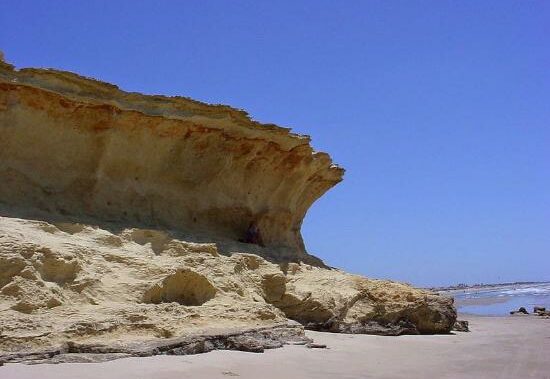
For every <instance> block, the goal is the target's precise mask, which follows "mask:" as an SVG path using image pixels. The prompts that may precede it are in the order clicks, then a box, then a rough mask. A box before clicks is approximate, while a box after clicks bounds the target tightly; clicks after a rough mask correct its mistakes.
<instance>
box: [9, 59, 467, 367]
mask: <svg viewBox="0 0 550 379" xmlns="http://www.w3.org/2000/svg"><path fill="white" fill-rule="evenodd" d="M342 173H343V170H342V169H340V168H338V167H337V166H335V165H333V164H332V163H331V160H330V158H329V156H328V155H327V154H324V153H316V152H314V151H313V150H312V149H311V147H310V145H309V139H308V138H307V137H303V136H297V135H294V134H292V133H290V132H289V131H288V130H287V129H283V128H280V127H277V126H274V125H261V124H258V123H256V122H254V121H251V120H250V119H249V118H248V117H247V116H246V114H245V113H244V112H242V111H238V110H235V109H232V108H229V107H226V106H213V105H206V104H202V103H199V102H195V101H193V100H190V99H185V98H167V97H163V96H145V95H141V94H135V93H125V92H123V91H121V90H119V89H118V88H117V87H115V86H112V85H110V84H106V83H101V82H98V81H95V80H92V79H86V78H83V77H81V76H78V75H75V74H72V73H67V72H60V71H55V70H42V69H23V70H19V71H17V70H14V68H13V67H12V66H10V65H8V64H6V63H3V62H1V61H0V183H1V185H0V362H1V361H2V360H4V361H24V362H29V361H35V362H43V361H50V362H52V361H86V360H87V359H92V358H89V357H88V358H86V357H84V356H83V355H82V353H86V354H91V355H92V356H94V357H95V356H97V354H98V353H100V356H101V357H103V358H101V359H111V358H118V357H122V356H128V355H150V354H160V353H164V354H186V353H196V352H202V351H208V350H212V349H216V348H230V349H240V350H248V351H262V350H263V349H264V348H272V347H277V346H281V344H284V343H307V338H306V337H305V336H304V332H303V328H304V327H307V328H312V329H316V330H325V331H331V332H346V333H371V334H384V335H400V334H417V333H447V332H449V331H450V329H451V327H452V325H453V323H454V321H455V318H456V312H455V309H454V307H453V304H452V299H450V298H444V297H440V296H437V295H435V294H433V293H431V292H429V291H423V290H418V289H415V288H412V287H410V286H408V285H404V284H400V283H395V282H389V281H380V280H372V279H367V278H364V277H360V276H356V275H350V274H346V273H344V272H341V271H339V270H335V269H328V268H327V267H326V266H324V265H323V264H322V262H321V261H320V260H319V259H317V258H315V257H313V256H310V255H308V254H307V253H306V252H305V249H304V245H303V242H302V239H301V236H300V226H301V223H302V219H303V217H304V215H305V213H306V211H307V209H308V208H309V206H310V205H311V204H312V203H313V202H314V201H315V200H316V199H317V198H318V197H319V196H321V195H322V194H323V193H324V192H325V191H327V190H328V189H329V188H330V187H332V186H333V185H334V184H336V183H337V182H338V181H340V180H341V179H342ZM251 220H255V221H257V222H258V223H259V226H260V230H261V231H262V233H263V238H264V241H265V245H266V246H264V247H261V246H258V245H254V244H245V243H241V242H239V238H242V236H243V234H244V232H245V230H246V228H247V225H248V223H249V222H250V221H251ZM296 321H297V322H298V323H299V324H298V323H296ZM73 353H79V354H78V355H77V357H75V356H74V355H72V354H73ZM93 359H97V358H93ZM93 359H92V360H93Z"/></svg>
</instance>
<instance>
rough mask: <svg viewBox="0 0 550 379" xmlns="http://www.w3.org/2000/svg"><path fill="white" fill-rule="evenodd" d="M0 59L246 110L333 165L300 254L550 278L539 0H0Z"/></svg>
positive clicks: (549, 63) (546, 93) (547, 69)
mask: <svg viewBox="0 0 550 379" xmlns="http://www.w3.org/2000/svg"><path fill="white" fill-rule="evenodd" d="M0 25H1V28H0V49H1V50H3V51H4V53H5V55H6V58H7V59H8V60H9V61H10V62H12V63H14V64H15V65H16V66H17V67H27V66H35V67H55V68H60V69H66V70H70V71H75V72H78V73H81V74H83V75H86V76H92V77H96V78H99V79H101V80H105V81H109V82H113V83H116V84H117V85H119V86H120V87H121V88H123V89H125V90H129V91H140V92H144V93H160V94H167V95H184V96H190V97H193V98H195V99H198V100H202V101H206V102H211V103H224V104H230V105H232V106H235V107H237V108H244V109H246V110H247V111H248V112H249V113H250V114H251V116H252V117H253V118H255V119H257V120H259V121H263V122H273V123H277V124H279V125H282V126H288V127H292V128H293V129H294V131H296V132H298V133H302V134H308V135H311V136H312V138H313V145H314V147H315V148H316V149H319V150H323V151H327V152H328V153H330V154H331V155H332V157H333V158H334V161H335V162H337V163H339V164H340V165H342V166H343V167H345V168H346V170H347V172H346V176H345V180H344V181H343V182H342V183H340V184H339V185H338V186H337V187H335V188H334V189H333V190H331V191H329V192H328V193H327V194H326V195H325V196H324V197H323V198H321V199H320V200H319V201H318V202H317V203H316V204H315V205H314V206H313V208H312V209H311V210H310V212H309V214H308V216H307V218H306V220H305V221H304V226H303V234H304V238H305V241H306V245H307V247H308V249H309V251H310V252H311V253H313V254H316V255H318V256H320V257H321V258H323V259H324V260H325V261H326V262H327V263H329V264H330V265H333V266H336V267H341V268H343V269H346V270H349V271H352V272H356V273H361V274H365V275H368V276H372V277H381V278H392V279H397V280H401V281H406V282H410V283H414V284H417V285H442V284H450V283H456V282H494V281H515V280H550V191H549V190H550V149H549V147H550V122H549V121H550V38H549V36H550V2H548V1H542V0H541V1H535V0H532V1H517V0H516V1H507V0H494V1H480V0H464V1H445V0H434V1H409V0H407V1H388V0H386V1H338V2H337V1H319V0H317V1H313V0H312V1H271V2H268V1H260V0H255V1H208V0H206V1H180V2H177V1H93V2H92V1H68V0H67V1H56V0H52V1H38V0H36V1H26V0H4V1H3V2H2V11H1V12H0Z"/></svg>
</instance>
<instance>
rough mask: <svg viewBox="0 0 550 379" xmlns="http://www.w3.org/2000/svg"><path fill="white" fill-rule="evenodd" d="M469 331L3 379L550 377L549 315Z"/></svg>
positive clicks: (130, 361) (35, 370)
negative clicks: (322, 347)
mask: <svg viewBox="0 0 550 379" xmlns="http://www.w3.org/2000/svg"><path fill="white" fill-rule="evenodd" d="M461 318H462V319H467V320H469V321H470V329H471V332H469V333H460V332H456V334H455V335H433V336H400V337H381V336H370V335H349V334H330V333H318V332H308V335H309V336H310V337H312V338H313V339H314V340H315V342H317V343H319V344H326V345H327V347H328V348H327V349H309V348H306V347H304V346H286V347H284V348H281V349H275V350H268V351H267V352H266V353H264V354H254V353H243V352H235V351H214V352H211V353H207V354H200V355H192V356H157V357H147V358H127V359H119V360H115V361H110V362H105V363H91V364H85V363H77V364H58V365H21V364H6V365H5V366H4V367H1V368H0V378H2V379H15V378H17V379H27V378H28V379H31V378H41V379H50V378H51V379H54V378H56V379H64V378H71V379H72V378H98V377H101V378H105V379H110V378H113V379H114V378H157V379H172V378H174V379H175V378H187V377H193V378H227V377H241V378H317V379H319V378H435V377H437V378H510V379H511V378H550V359H548V356H549V355H548V354H549V352H550V319H543V318H539V317H535V316H525V317H522V316H513V317H480V316H468V315H463V316H462V317H461Z"/></svg>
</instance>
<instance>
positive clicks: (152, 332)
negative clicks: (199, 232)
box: [0, 217, 456, 361]
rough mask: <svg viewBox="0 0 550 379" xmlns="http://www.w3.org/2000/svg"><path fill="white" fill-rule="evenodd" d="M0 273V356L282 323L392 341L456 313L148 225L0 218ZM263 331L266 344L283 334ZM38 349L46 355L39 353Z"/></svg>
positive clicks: (140, 343) (439, 303)
mask: <svg viewBox="0 0 550 379" xmlns="http://www.w3.org/2000/svg"><path fill="white" fill-rule="evenodd" d="M160 236H164V240H163V241H164V242H163V244H158V240H159V238H160ZM242 245H243V246H245V244H242ZM159 246H160V247H159ZM0 267H1V268H2V270H1V271H0V361H2V360H10V359H11V360H13V359H17V360H23V361H25V360H36V359H46V358H47V359H49V358H51V357H53V355H56V356H57V355H59V354H65V353H76V352H77V351H78V352H85V353H89V354H91V353H94V354H97V353H113V354H114V353H116V354H138V353H137V352H136V351H142V352H143V351H151V352H152V353H156V351H154V350H147V349H148V348H147V346H150V344H151V343H153V342H154V343H160V344H161V345H162V344H166V345H167V346H168V345H170V346H171V344H172V342H171V341H172V340H173V339H174V338H183V337H185V336H190V335H192V336H201V335H212V334H217V335H219V334H223V333H226V332H227V331H228V330H229V331H232V330H240V331H247V330H248V331H250V330H257V329H258V328H268V329H269V328H271V329H270V330H272V328H273V327H281V326H284V327H285V328H286V329H288V328H290V329H289V330H290V331H292V332H295V333H294V334H291V337H292V338H295V339H299V337H300V336H302V337H303V328H302V327H300V328H296V326H295V325H292V324H291V325H290V326H289V322H290V321H289V319H290V320H295V321H298V322H300V323H301V324H302V325H304V326H305V327H307V328H312V329H316V330H326V331H332V332H347V333H371V334H384V335H399V334H411V333H413V334H417V333H446V332H448V331H449V330H450V328H451V326H452V325H453V323H454V319H455V318H456V314H455V311H454V308H453V306H452V298H445V297H440V296H436V295H434V294H433V293H431V292H428V291H424V290H418V289H415V288H412V287H410V286H408V285H404V284H399V283H394V282H389V281H381V280H370V279H367V278H363V277H360V276H355V275H350V274H346V273H344V272H341V271H339V270H334V269H332V270H330V269H325V268H319V267H314V266H310V265H307V264H297V263H289V264H281V265H278V264H274V263H271V262H268V261H267V260H265V259H263V258H261V257H260V256H257V255H253V254H244V253H237V252H235V253H234V254H232V255H229V256H226V255H221V254H219V250H218V248H217V245H216V244H210V243H191V242H186V241H184V240H180V239H177V238H171V237H168V236H167V235H166V234H165V232H161V231H156V230H144V229H123V230H120V231H118V234H115V233H113V232H112V231H109V230H106V229H102V228H100V227H98V226H94V225H84V224H68V223H58V224H55V223H53V224H50V223H47V222H44V221H39V220H29V219H17V218H8V217H0ZM286 329H285V330H286ZM300 331H301V332H300ZM222 332H223V333H222ZM270 333H271V336H272V337H270V338H267V337H266V338H267V339H269V340H270V341H272V342H273V341H279V342H273V343H275V344H280V343H284V341H286V340H288V339H289V338H286V339H285V338H279V337H277V334H273V333H272V332H270ZM300 333H302V334H300ZM197 338H198V337H197ZM300 338H301V337H300ZM152 341H153V342H152ZM159 341H160V342H159ZM239 341H241V342H242V341H245V342H246V341H248V342H246V343H244V342H243V343H241V344H237V343H236V342H235V343H234V344H233V345H231V344H230V343H229V342H227V343H225V342H224V343H221V342H219V343H216V344H215V346H218V347H220V348H221V347H223V346H225V347H231V348H235V349H237V348H238V349H240V350H251V349H252V350H253V349H256V348H255V347H254V346H257V345H258V343H259V342H258V338H257V337H254V338H251V339H248V340H246V339H244V340H243V339H239ZM270 343H271V342H270ZM67 344H68V345H67ZM130 345H131V346H133V348H132V349H134V350H135V351H134V350H132V351H130V350H129V348H128V346H130ZM260 345H261V344H260ZM67 346H73V347H74V346H101V349H99V348H98V349H97V350H94V351H92V350H90V349H88V350H86V349H79V350H75V348H70V349H69V348H67ZM262 346H263V345H262ZM180 347H181V346H180ZM264 348H265V346H264ZM136 349H137V350H136ZM258 349H259V350H261V349H260V348H258ZM44 351H46V352H51V351H55V352H56V353H55V354H53V353H52V354H53V355H52V354H50V353H48V354H50V355H51V357H49V358H48V357H46V358H44V355H43V354H42V352H44ZM178 351H180V352H182V353H183V352H188V351H189V349H188V348H185V349H183V350H181V349H180V350H178ZM205 351H206V350H205ZM36 354H38V355H36ZM144 354H145V353H144ZM27 355H29V357H30V358H25V357H26V356H27ZM55 359H57V360H59V359H60V358H59V357H58V358H55ZM71 359H75V358H74V357H73V358H71ZM83 359H89V357H88V358H83ZM94 359H99V358H94Z"/></svg>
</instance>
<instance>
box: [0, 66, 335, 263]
mask: <svg viewBox="0 0 550 379" xmlns="http://www.w3.org/2000/svg"><path fill="white" fill-rule="evenodd" d="M0 126H1V128H0V137H1V138H0V182H1V183H2V186H0V202H2V203H5V204H10V205H12V204H16V205H17V206H18V207H19V208H22V207H26V208H31V209H41V210H44V211H47V212H48V213H49V214H61V215H63V216H76V217H82V216H87V217H90V218H92V219H94V220H96V221H116V222H120V223H125V224H128V225H146V226H153V227H156V228H169V229H176V230H182V231H186V232H188V233H190V234H194V235H195V236H201V235H202V236H206V238H208V239H209V240H212V239H216V238H219V239H227V238H228V239H232V240H236V239H238V238H242V236H243V235H244V232H245V230H246V229H247V226H248V225H249V223H250V222H251V221H252V220H255V221H257V222H258V225H259V227H260V230H261V231H262V236H263V240H264V242H265V244H266V245H267V246H269V247H270V248H271V250H272V251H277V250H278V251H277V253H276V254H273V255H272V256H271V257H270V258H271V259H280V260H281V261H286V260H289V259H292V260H294V261H306V260H307V259H308V258H309V259H310V261H311V263H317V264H320V262H319V261H318V260H315V259H313V258H310V257H309V256H308V255H307V254H305V249H304V245H303V241H302V238H301V235H300V228H301V224H302V220H303V218H304V216H305V214H306V211H307V210H308V208H309V207H310V206H311V204H312V203H313V202H314V201H315V200H316V199H318V198H319V197H320V196H321V195H322V194H323V193H325V192H326V191H327V190H328V189H329V188H331V187H332V186H334V185H335V184H336V183H338V182H339V181H340V180H341V179H342V174H343V169H341V168H339V167H337V166H336V165H334V164H332V161H331V159H330V157H329V156H328V154H326V153H320V152H314V151H313V150H312V148H311V146H310V145H309V141H310V139H309V137H307V136H300V135H296V134H292V133H290V132H289V129H285V128H281V127H278V126H275V125H265V124H260V123H258V122H255V121H252V120H251V119H250V118H249V117H248V116H247V114H246V113H245V112H243V111H239V110H236V109H233V108H230V107H228V106H223V105H207V104H203V103H200V102H197V101H194V100H191V99H187V98H182V97H164V96H145V95H141V94H137V93H127V92H123V91H121V90H119V89H118V88H117V87H116V86H114V85H111V84H107V83H103V82H100V81H97V80H93V79H88V78H84V77H82V76H78V75H75V74H72V73H69V72H63V71H56V70H43V69H22V70H19V71H17V70H14V69H13V68H12V67H11V66H9V65H7V64H0Z"/></svg>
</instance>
